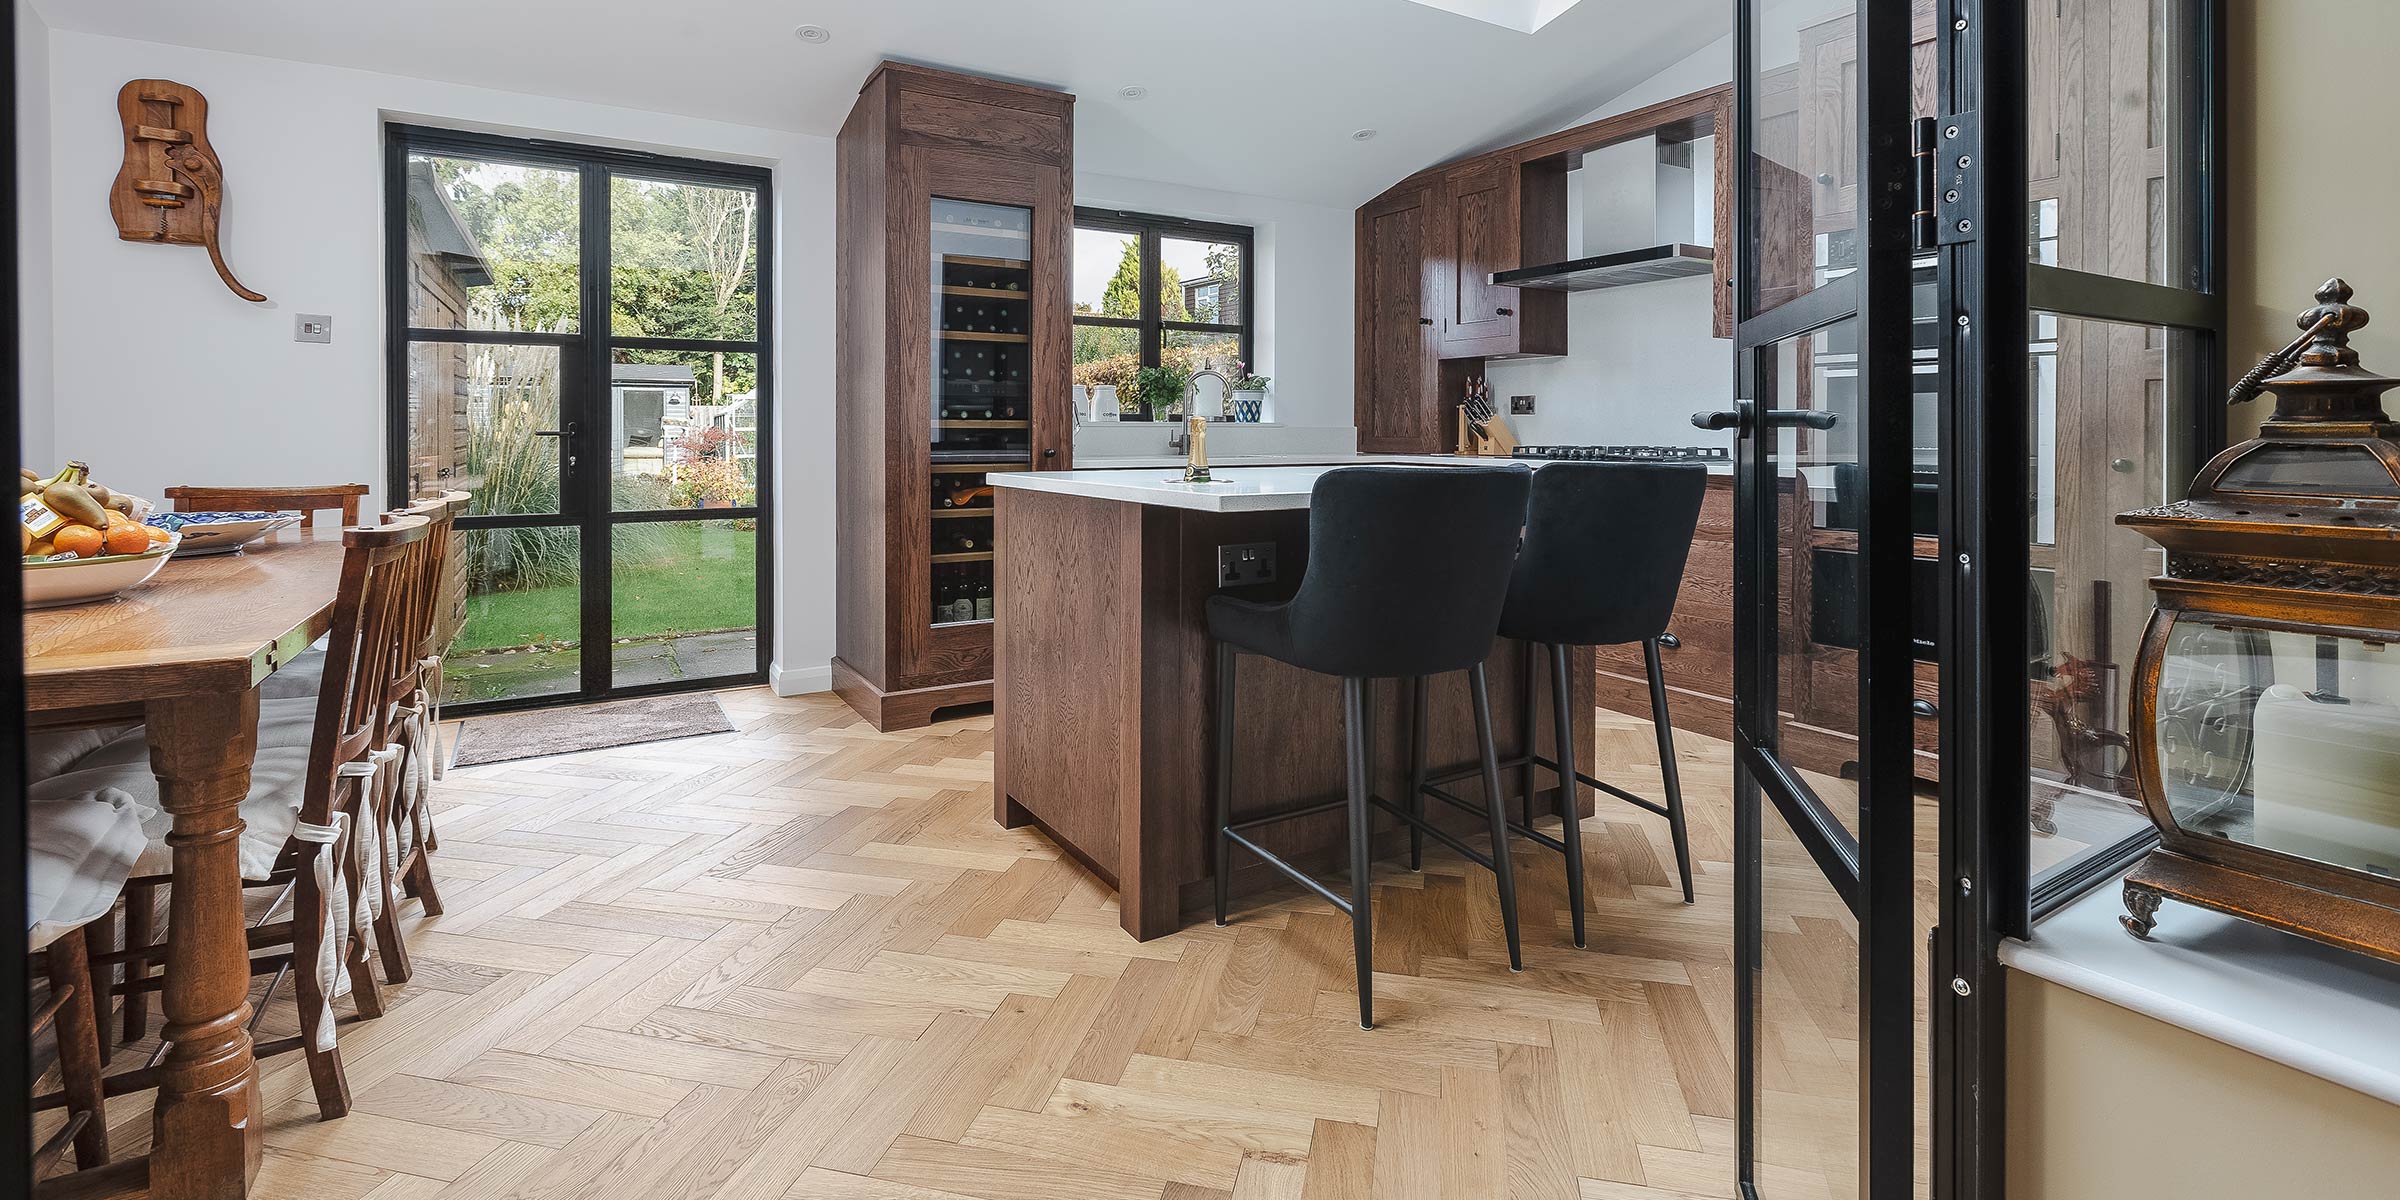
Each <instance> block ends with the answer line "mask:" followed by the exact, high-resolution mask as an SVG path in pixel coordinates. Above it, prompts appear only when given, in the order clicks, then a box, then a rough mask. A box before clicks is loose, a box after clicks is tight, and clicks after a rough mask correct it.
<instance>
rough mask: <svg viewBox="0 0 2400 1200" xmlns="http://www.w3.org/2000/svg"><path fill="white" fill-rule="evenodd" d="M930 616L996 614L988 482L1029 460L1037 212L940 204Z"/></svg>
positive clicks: (939, 622)
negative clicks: (992, 474)
mask: <svg viewBox="0 0 2400 1200" xmlns="http://www.w3.org/2000/svg"><path fill="white" fill-rule="evenodd" d="M932 218H933V263H932V271H933V324H932V328H933V330H934V337H933V347H932V352H933V370H932V373H931V379H932V381H933V397H932V425H931V429H932V445H931V450H930V455H931V458H932V504H933V511H932V512H931V513H930V514H929V515H928V518H927V519H928V520H929V521H930V522H931V524H932V538H931V543H930V544H931V545H932V548H933V553H932V571H931V573H930V579H929V586H930V587H931V590H932V602H933V606H932V623H933V624H934V625H936V626H943V625H965V624H970V623H973V622H977V621H989V620H991V619H992V611H993V607H994V605H995V603H996V602H997V597H996V596H995V595H994V594H993V588H994V582H995V580H994V577H993V572H992V529H991V518H990V509H991V503H992V502H991V489H990V487H989V486H988V485H987V484H986V483H985V482H984V476H985V475H987V474H989V473H990V472H991V471H993V470H995V469H1002V470H1005V469H1012V468H1013V469H1022V468H1023V467H1024V466H1025V465H1027V464H1029V463H1031V462H1032V460H1033V453H1032V446H1033V411H1032V407H1031V402H1032V397H1031V393H1030V391H1029V390H1028V381H1029V379H1030V378H1031V376H1032V374H1033V337H1032V328H1033V323H1032V311H1031V307H1032V280H1033V262H1032V258H1031V255H1032V253H1033V210H1032V209H1029V208H1017V207H1011V206H1007V205H998V204H978V203H974V202H971V201H966V200H948V199H942V198H938V197H937V198H936V199H935V200H934V201H933V211H932Z"/></svg>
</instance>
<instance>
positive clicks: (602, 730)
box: [450, 692, 733, 767]
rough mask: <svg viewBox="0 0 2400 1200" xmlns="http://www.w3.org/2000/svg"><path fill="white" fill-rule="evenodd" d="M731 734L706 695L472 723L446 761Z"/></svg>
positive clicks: (476, 761) (477, 761)
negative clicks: (707, 734)
mask: <svg viewBox="0 0 2400 1200" xmlns="http://www.w3.org/2000/svg"><path fill="white" fill-rule="evenodd" d="M732 731H733V722H731V721H728V720H726V719H725V710H724V708H722V707H721V706H719V705H718V704H717V698H716V697H715V696H712V695H709V694H708V693H706V692H688V693H685V694H683V695H677V696H650V697H645V698H643V699H640V700H614V701H610V702H609V703H606V704H583V705H577V706H576V707H574V708H544V709H536V710H534V711H532V712H518V713H500V714H496V715H493V716H489V717H474V718H471V719H469V720H468V721H467V722H466V723H465V724H463V725H461V726H459V729H458V741H457V743H456V744H455V745H454V746H453V747H452V748H451V759H450V761H451V762H452V763H453V764H455V765H457V766H461V767H474V766H481V765H483V764H484V763H496V762H510V761H512V760H515V759H520V758H540V757H542V756H544V755H548V754H573V753H574V752H576V751H578V750H604V749H607V748H608V747H610V746H630V745H633V744H635V743H637V742H663V741H666V740H667V739H668V738H681V737H696V736H698V735H700V734H704V733H730V732H732Z"/></svg>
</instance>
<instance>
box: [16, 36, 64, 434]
mask: <svg viewBox="0 0 2400 1200" xmlns="http://www.w3.org/2000/svg"><path fill="white" fill-rule="evenodd" d="M13 19H14V20H15V21H16V23H17V30H16V32H17V94H16V97H15V100H16V122H17V280H16V288H17V301H18V303H17V311H18V313H19V314H20V316H19V318H18V322H17V330H18V360H19V361H18V368H19V369H18V372H17V374H18V382H19V384H20V387H19V395H21V396H22V397H23V402H22V404H21V406H20V408H19V412H18V417H17V429H18V433H19V436H20V437H21V438H22V439H23V441H24V452H25V455H24V456H25V461H24V463H23V464H21V465H23V466H28V467H33V468H35V469H36V470H39V471H41V472H43V473H44V474H48V473H49V472H50V471H52V470H54V469H55V468H56V467H57V465H58V464H57V463H56V462H54V461H52V460H53V459H55V458H56V457H57V453H56V447H55V445H54V440H55V439H54V438H53V436H52V413H53V409H52V404H51V395H52V392H53V385H52V380H51V370H50V337H51V332H50V331H51V321H50V30H49V27H47V26H45V25H43V24H42V18H41V14H39V13H36V12H35V11H34V10H33V5H32V3H31V2H30V0H16V5H15V11H14V14H13Z"/></svg>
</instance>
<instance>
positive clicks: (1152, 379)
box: [1133, 367, 1192, 421]
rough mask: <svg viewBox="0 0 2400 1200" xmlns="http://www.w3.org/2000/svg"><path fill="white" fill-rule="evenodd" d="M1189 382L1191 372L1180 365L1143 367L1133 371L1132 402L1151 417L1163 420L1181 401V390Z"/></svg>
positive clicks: (1190, 380)
mask: <svg viewBox="0 0 2400 1200" xmlns="http://www.w3.org/2000/svg"><path fill="white" fill-rule="evenodd" d="M1191 382H1192V373H1191V372H1190V371H1188V370H1185V369H1183V368H1181V367H1143V368H1142V369H1141V370H1139V371H1136V372H1134V373H1133V397H1134V403H1135V404H1136V405H1137V406H1139V407H1140V408H1143V409H1145V410H1147V411H1148V412H1149V413H1150V415H1151V417H1152V418H1153V419H1155V420H1160V421H1164V420H1166V419H1167V414H1168V412H1170V411H1172V410H1173V409H1174V407H1175V406H1176V405H1178V404H1181V403H1183V391H1184V389H1185V388H1186V387H1188V386H1190V384H1191Z"/></svg>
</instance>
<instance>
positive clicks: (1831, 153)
mask: <svg viewBox="0 0 2400 1200" xmlns="http://www.w3.org/2000/svg"><path fill="white" fill-rule="evenodd" d="M1745 2H1746V3H1747V4H1748V5H1749V8H1750V13H1749V17H1750V26H1751V36H1750V44H1751V46H1752V48H1753V52H1752V55H1751V59H1750V71H1749V78H1748V79H1747V80H1745V81H1744V84H1745V86H1746V87H1747V88H1748V90H1749V95H1750V123H1749V128H1748V129H1747V130H1745V131H1744V134H1745V136H1746V145H1747V146H1748V154H1749V157H1750V186H1749V195H1748V197H1747V201H1748V205H1749V208H1748V211H1749V212H1750V213H1751V215H1752V219H1751V220H1750V221H1749V222H1748V225H1747V228H1746V229H1745V230H1744V236H1745V239H1746V241H1747V242H1748V247H1747V248H1748V250H1749V254H1750V261H1751V262H1752V263H1753V264H1754V267H1755V275H1754V277H1753V278H1752V281H1751V283H1750V285H1749V288H1748V289H1747V290H1748V292H1749V303H1748V305H1747V306H1745V311H1746V313H1747V314H1748V315H1750V316H1758V315H1760V314H1763V313H1766V312H1768V311H1770V310H1772V309H1774V308H1775V307H1776V306H1778V305H1781V304H1785V303H1788V302H1790V301H1793V300H1796V299H1799V298H1800V297H1801V296H1804V295H1807V294H1808V293H1810V292H1812V291H1815V290H1816V289H1817V288H1818V287H1820V286H1823V285H1824V284H1825V283H1826V282H1828V281H1829V280H1831V279H1834V278H1836V277H1838V276H1841V275H1846V274H1849V273H1850V271H1852V270H1854V269H1855V268H1856V267H1857V265H1858V238H1857V228H1858V164H1859V159H1858V36H1857V23H1856V21H1855V19H1854V15H1853V14H1854V9H1855V7H1856V6H1855V5H1854V4H1852V3H1851V0H1745Z"/></svg>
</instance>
